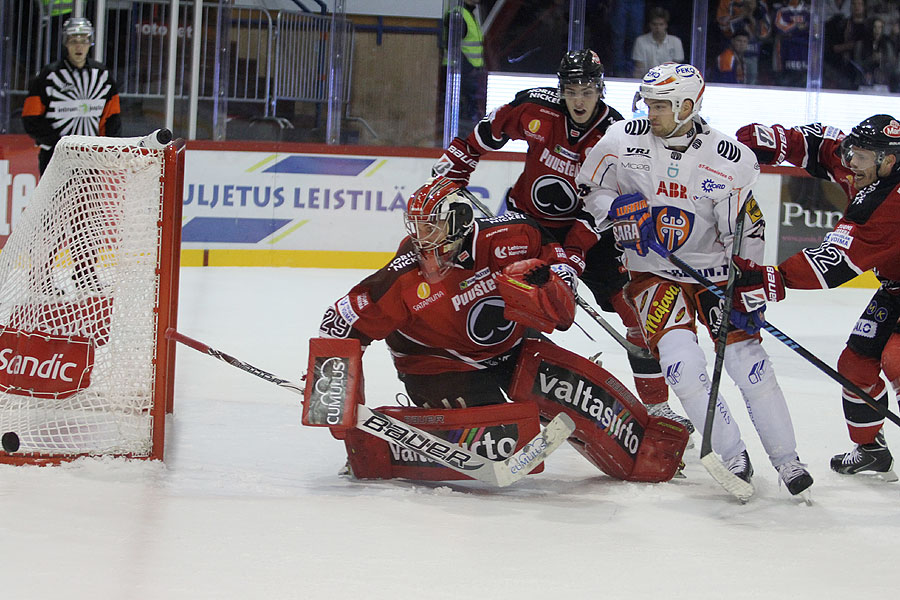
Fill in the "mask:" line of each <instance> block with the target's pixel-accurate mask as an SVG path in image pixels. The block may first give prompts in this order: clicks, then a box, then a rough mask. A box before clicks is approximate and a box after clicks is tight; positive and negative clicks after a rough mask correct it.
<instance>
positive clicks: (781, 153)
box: [737, 123, 787, 165]
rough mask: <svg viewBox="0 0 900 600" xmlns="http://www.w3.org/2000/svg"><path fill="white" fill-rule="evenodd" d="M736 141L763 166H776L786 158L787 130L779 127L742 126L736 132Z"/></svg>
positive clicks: (753, 124)
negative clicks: (748, 150)
mask: <svg viewBox="0 0 900 600" xmlns="http://www.w3.org/2000/svg"><path fill="white" fill-rule="evenodd" d="M737 139H738V141H739V142H741V143H742V144H744V145H746V146H747V147H748V148H750V149H751V150H753V153H754V154H756V160H758V161H759V162H760V163H762V164H764V165H777V164H778V163H781V162H784V159H785V158H786V157H787V130H786V129H785V128H784V127H782V126H781V125H772V126H771V127H767V126H765V125H760V124H759V123H752V124H750V125H744V126H743V127H741V128H740V129H738V130H737Z"/></svg>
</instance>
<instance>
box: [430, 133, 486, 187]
mask: <svg viewBox="0 0 900 600" xmlns="http://www.w3.org/2000/svg"><path fill="white" fill-rule="evenodd" d="M478 159H479V156H478V155H477V154H475V152H474V151H473V150H472V148H471V146H469V144H467V143H466V141H465V140H464V139H462V138H453V141H452V142H450V146H449V147H447V149H446V150H445V151H444V153H443V154H442V155H441V157H440V158H439V159H438V161H437V162H436V163H434V165H432V167H431V176H432V177H438V176H444V177H446V178H447V179H449V180H451V181H455V182H457V183H459V184H460V185H463V186H465V185H467V184H468V183H469V176H470V175H471V174H472V171H474V170H475V167H477V166H478Z"/></svg>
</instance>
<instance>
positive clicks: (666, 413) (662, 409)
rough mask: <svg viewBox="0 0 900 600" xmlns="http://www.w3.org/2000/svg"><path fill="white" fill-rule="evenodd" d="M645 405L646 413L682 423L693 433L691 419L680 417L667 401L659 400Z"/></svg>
mask: <svg viewBox="0 0 900 600" xmlns="http://www.w3.org/2000/svg"><path fill="white" fill-rule="evenodd" d="M646 406H647V414H649V415H650V416H651V417H665V418H667V419H671V420H673V421H675V422H676V423H680V424H681V425H684V427H685V429H687V430H688V433H691V434H692V433H694V431H695V429H694V424H693V423H691V420H690V419H688V418H687V417H682V416H681V415H679V414H678V413H677V412H675V411H674V410H672V408H671V407H670V406H669V403H668V402H660V403H659V404H647V405H646Z"/></svg>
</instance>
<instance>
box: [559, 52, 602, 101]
mask: <svg viewBox="0 0 900 600" xmlns="http://www.w3.org/2000/svg"><path fill="white" fill-rule="evenodd" d="M556 74H557V75H558V76H559V90H560V93H562V89H563V87H564V86H565V85H566V84H571V83H580V84H583V85H586V84H594V85H596V86H597V89H598V90H599V91H600V96H601V97H602V96H603V63H601V62H600V57H599V56H597V53H596V52H594V51H593V50H588V49H584V50H572V51H570V52H566V54H565V56H563V58H562V61H560V63H559V69H557V70H556Z"/></svg>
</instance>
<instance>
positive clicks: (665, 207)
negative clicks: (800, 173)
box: [575, 118, 765, 283]
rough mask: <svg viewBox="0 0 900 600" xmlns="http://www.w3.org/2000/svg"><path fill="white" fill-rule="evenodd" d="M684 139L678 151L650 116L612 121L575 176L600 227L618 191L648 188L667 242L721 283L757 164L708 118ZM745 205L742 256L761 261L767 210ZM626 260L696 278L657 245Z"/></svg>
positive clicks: (641, 268) (634, 266)
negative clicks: (668, 144)
mask: <svg viewBox="0 0 900 600" xmlns="http://www.w3.org/2000/svg"><path fill="white" fill-rule="evenodd" d="M679 139H680V140H681V139H682V138H679ZM684 139H686V140H687V143H688V144H689V145H688V148H687V150H686V151H685V152H678V151H674V150H670V149H668V148H667V147H666V146H665V145H664V144H663V140H662V139H661V138H658V137H656V136H655V135H653V134H652V133H651V132H650V122H649V121H648V120H647V119H634V120H630V121H619V122H617V123H614V124H613V125H611V126H610V127H609V129H607V130H606V135H605V136H604V137H603V138H601V139H600V140H599V141H598V142H597V144H596V145H595V146H594V147H593V149H591V151H590V152H589V153H588V155H587V158H586V159H585V161H584V164H583V165H582V167H581V170H580V171H579V173H578V175H577V176H576V178H575V183H576V184H577V185H578V186H579V188H580V190H581V193H582V194H583V195H584V204H585V208H586V209H587V210H588V211H589V212H590V213H591V214H592V215H593V216H594V219H596V222H597V225H598V227H600V228H605V227H608V226H610V225H611V222H610V221H609V220H608V218H607V214H608V212H609V208H610V206H611V204H612V202H613V200H615V199H616V197H617V196H619V195H623V194H631V193H634V192H640V193H641V194H643V196H644V197H645V198H646V199H647V204H648V205H649V206H650V211H651V215H652V217H653V221H654V225H655V228H656V235H657V237H658V238H659V241H660V242H661V244H662V245H663V246H665V247H666V248H667V249H668V250H669V251H670V252H673V253H675V254H677V255H678V257H679V258H681V259H682V260H683V261H684V262H686V263H687V264H689V265H690V266H692V267H693V268H694V269H696V270H697V271H700V272H701V273H702V274H703V275H704V276H706V277H707V278H708V279H711V280H712V281H714V282H717V283H718V282H721V281H725V280H727V278H728V263H729V259H730V254H731V243H732V239H733V237H734V225H735V222H736V219H737V214H738V211H739V210H740V207H741V205H742V204H743V202H744V200H746V199H747V198H748V196H749V194H751V191H750V186H752V185H753V183H754V182H756V179H757V178H758V176H759V164H758V163H757V161H756V157H755V156H754V154H753V152H752V151H751V150H750V149H749V148H747V147H746V146H745V145H743V144H741V143H740V142H738V141H737V140H735V139H733V138H730V137H728V136H726V135H725V134H723V133H721V132H719V131H717V130H715V129H712V128H710V127H709V126H708V125H707V124H706V123H705V122H704V121H703V120H702V119H699V118H695V120H694V129H693V130H692V131H691V132H690V133H689V135H688V137H687V138H684ZM747 212H748V217H749V220H748V221H746V222H745V226H744V240H743V242H742V246H741V256H743V257H745V258H749V259H751V260H754V261H756V262H762V258H763V251H764V245H765V240H764V237H763V232H764V226H765V225H764V222H763V219H762V214H761V213H760V211H759V208H758V207H757V206H756V205H755V202H753V201H751V206H748V211H747ZM624 261H625V267H626V268H627V269H628V270H629V271H638V272H649V273H656V274H657V275H661V276H663V277H665V278H667V279H672V280H676V281H685V282H694V279H693V278H692V277H691V276H690V275H688V274H687V273H684V272H682V271H681V270H680V269H678V268H676V267H675V266H674V265H673V264H672V263H670V262H669V261H668V260H667V259H665V258H663V257H661V256H660V255H659V254H657V253H655V252H653V251H652V250H651V251H650V252H648V253H647V255H646V256H640V255H639V254H638V253H637V252H635V251H634V250H626V251H625V253H624Z"/></svg>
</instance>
